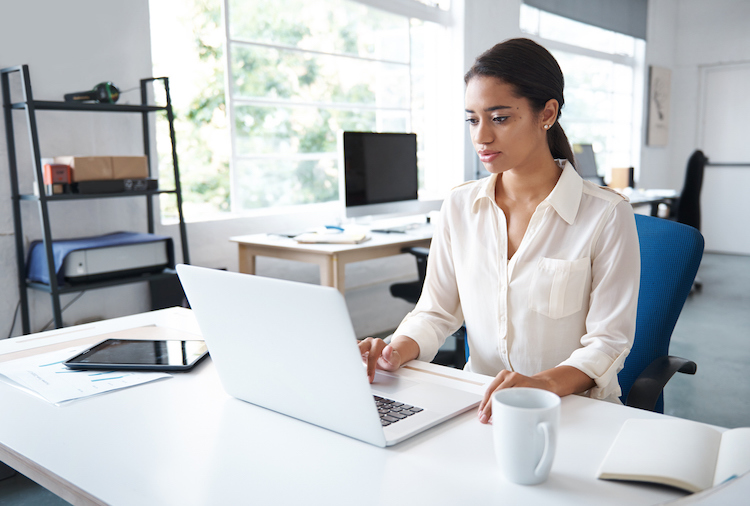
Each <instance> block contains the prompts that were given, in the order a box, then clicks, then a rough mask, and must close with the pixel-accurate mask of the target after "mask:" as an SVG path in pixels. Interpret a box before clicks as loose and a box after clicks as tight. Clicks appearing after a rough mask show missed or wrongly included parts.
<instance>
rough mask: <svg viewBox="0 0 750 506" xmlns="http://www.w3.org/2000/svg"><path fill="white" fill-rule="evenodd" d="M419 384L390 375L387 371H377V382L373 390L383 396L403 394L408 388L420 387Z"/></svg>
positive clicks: (373, 384) (373, 383)
mask: <svg viewBox="0 0 750 506" xmlns="http://www.w3.org/2000/svg"><path fill="white" fill-rule="evenodd" d="M418 385H419V383H417V382H416V381H411V380H408V379H406V378H403V377H400V376H397V375H395V374H390V373H387V372H385V371H375V381H373V382H372V385H371V386H372V389H373V391H376V392H377V393H380V394H383V395H386V396H387V395H394V394H397V393H399V392H403V391H404V390H406V389H407V388H412V387H415V386H418Z"/></svg>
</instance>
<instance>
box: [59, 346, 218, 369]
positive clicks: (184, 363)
mask: <svg viewBox="0 0 750 506" xmlns="http://www.w3.org/2000/svg"><path fill="white" fill-rule="evenodd" d="M207 354H208V350H207V349H206V343H205V342H203V341H181V340H147V341H144V340H134V339H132V340H131V339H107V340H106V341H103V342H101V343H99V344H97V345H96V346H94V347H93V348H89V349H88V350H85V351H83V352H81V353H80V354H79V355H76V356H75V357H73V358H71V359H69V360H68V361H66V362H65V365H66V366H68V367H70V368H73V369H140V370H151V371H155V370H161V371H170V370H171V371H180V370H187V369H190V368H191V367H193V366H194V365H195V364H197V363H198V362H199V361H200V360H202V359H203V358H205V357H206V355H207Z"/></svg>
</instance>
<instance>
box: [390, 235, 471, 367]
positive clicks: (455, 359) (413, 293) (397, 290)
mask: <svg viewBox="0 0 750 506" xmlns="http://www.w3.org/2000/svg"><path fill="white" fill-rule="evenodd" d="M401 252H402V253H411V254H412V255H414V258H415V259H416V260H417V273H418V274H419V276H418V279H417V280H416V281H409V282H406V283H394V284H392V285H391V286H390V289H391V295H393V296H394V297H397V298H399V299H404V300H405V301H407V302H410V303H412V304H416V303H417V301H418V300H419V296H420V295H421V294H422V287H423V286H424V279H425V276H426V275H427V257H428V256H429V254H430V249H429V248H422V247H419V246H414V247H410V248H404V249H403V250H401ZM453 337H454V339H455V340H456V348H455V350H453V351H450V350H441V351H439V352H438V354H437V356H436V357H435V358H434V359H433V362H435V363H436V364H441V365H451V366H453V367H456V368H458V369H462V368H463V366H464V365H465V364H466V359H467V358H468V353H467V352H465V351H464V350H465V349H466V345H465V342H466V341H465V337H466V329H465V327H463V326H462V327H461V328H460V329H458V330H457V331H456V332H455V333H454V334H453Z"/></svg>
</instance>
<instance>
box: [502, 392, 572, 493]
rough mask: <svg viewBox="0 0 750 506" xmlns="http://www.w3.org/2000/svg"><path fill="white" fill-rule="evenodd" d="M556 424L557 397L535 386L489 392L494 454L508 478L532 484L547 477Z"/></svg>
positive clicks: (551, 458)
mask: <svg viewBox="0 0 750 506" xmlns="http://www.w3.org/2000/svg"><path fill="white" fill-rule="evenodd" d="M559 425H560V397H558V396H557V395H556V394H554V393H552V392H549V391H547V390H541V389H538V388H506V389H503V390H498V391H497V392H495V393H494V394H492V431H493V435H494V439H495V455H496V456H497V462H498V464H499V465H500V470H501V472H502V474H503V476H505V477H506V478H507V479H508V480H510V481H512V482H514V483H518V484H521V485H536V484H537V483H542V482H543V481H544V480H546V479H547V476H549V471H550V468H552V461H553V460H554V458H555V447H556V446H557V430H558V426H559Z"/></svg>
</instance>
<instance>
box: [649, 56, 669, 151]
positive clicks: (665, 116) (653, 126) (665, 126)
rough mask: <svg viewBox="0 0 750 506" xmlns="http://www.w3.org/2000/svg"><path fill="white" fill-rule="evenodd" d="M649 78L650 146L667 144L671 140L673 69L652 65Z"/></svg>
mask: <svg viewBox="0 0 750 506" xmlns="http://www.w3.org/2000/svg"><path fill="white" fill-rule="evenodd" d="M648 77H649V79H648V128H647V131H646V144H647V145H648V146H666V145H667V143H668V142H669V101H670V98H671V95H672V91H671V86H672V71H671V70H669V69H666V68H663V67H656V66H653V65H652V66H651V67H650V68H649V76H648Z"/></svg>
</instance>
